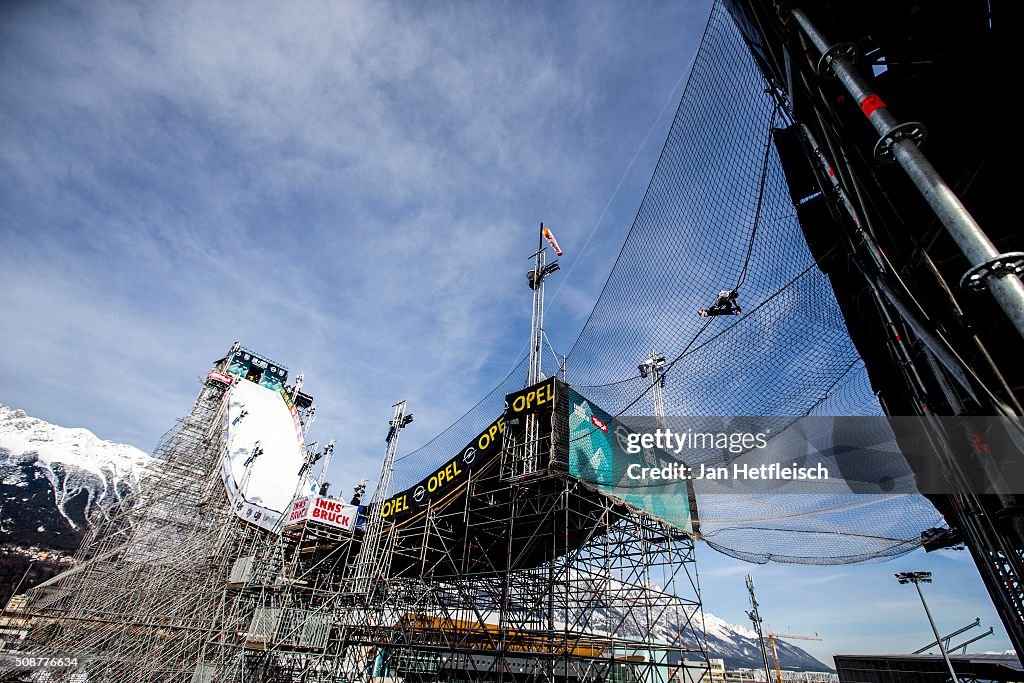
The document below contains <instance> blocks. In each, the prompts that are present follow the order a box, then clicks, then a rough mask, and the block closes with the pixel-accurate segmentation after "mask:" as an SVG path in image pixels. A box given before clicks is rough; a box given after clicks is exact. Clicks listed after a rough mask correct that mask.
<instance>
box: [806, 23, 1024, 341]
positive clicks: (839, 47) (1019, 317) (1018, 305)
mask: <svg viewBox="0 0 1024 683" xmlns="http://www.w3.org/2000/svg"><path fill="white" fill-rule="evenodd" d="M792 14H793V18H794V19H796V21H797V23H798V24H800V27H801V28H802V29H803V31H804V33H805V34H807V37H808V38H810V40H811V42H812V43H814V45H815V47H817V48H818V51H819V52H821V54H822V59H821V62H820V66H822V67H824V69H826V70H828V71H831V73H833V74H835V76H836V78H838V79H839V82H840V83H842V84H843V86H844V87H845V88H846V90H847V92H849V93H850V95H851V96H852V97H853V99H854V100H855V101H856V102H857V104H858V105H859V106H860V109H861V111H862V112H863V113H864V115H865V116H866V117H867V118H868V121H870V122H871V124H872V125H873V126H874V127H875V130H876V131H878V134H879V135H880V136H881V139H880V140H879V141H878V144H877V145H876V147H875V152H876V156H881V157H883V158H888V157H891V158H892V159H895V161H897V162H898V163H899V165H900V166H902V167H903V170H904V171H906V173H907V175H908V176H910V180H911V181H912V182H913V183H914V185H916V186H917V189H918V190H919V191H920V192H921V195H922V196H923V197H924V199H925V201H927V202H928V205H929V206H930V207H931V208H932V211H934V212H935V215H936V216H938V218H939V220H940V221H941V222H942V224H943V226H945V228H946V231H947V232H948V233H949V234H950V236H951V237H952V238H953V240H954V241H956V243H957V246H959V247H960V250H961V251H962V252H963V254H964V256H966V257H967V260H968V261H970V263H971V270H969V271H968V275H966V276H965V278H964V279H965V281H969V282H978V283H980V284H985V285H987V287H988V288H989V289H990V290H991V292H992V296H994V297H995V298H996V301H998V302H999V305H1000V306H1001V307H1002V309H1003V311H1005V312H1006V315H1007V316H1008V317H1009V318H1010V320H1011V322H1012V323H1013V325H1014V327H1016V328H1017V331H1018V332H1019V333H1020V334H1021V336H1024V283H1022V282H1021V280H1020V278H1019V277H1018V276H1017V275H1016V274H1014V273H1013V272H1011V270H1012V269H1011V268H1010V266H1011V263H1012V262H1013V261H1014V260H1019V256H1016V255H1009V254H1007V255H1003V254H1000V253H999V251H998V250H997V249H996V247H995V245H994V244H992V241H991V240H990V239H989V238H988V236H987V235H986V234H985V232H984V231H983V230H982V229H981V226H980V225H978V223H977V221H975V220H974V217H973V216H971V214H970V213H969V212H968V211H967V209H966V208H965V207H964V205H963V204H962V203H961V202H960V199H959V198H958V197H957V196H956V194H955V193H954V192H953V190H952V188H950V187H949V185H948V184H947V183H946V181H945V180H943V178H942V176H940V175H939V172H938V171H936V170H935V167H934V166H932V164H931V162H930V161H928V158H927V157H925V155H924V154H923V153H922V152H921V148H920V147H918V139H920V137H921V136H922V134H923V126H921V124H917V123H900V122H899V121H898V120H897V119H896V117H895V116H893V115H892V113H891V112H890V111H889V109H888V108H887V107H886V105H885V102H883V101H882V98H881V97H879V96H878V94H877V93H875V92H874V91H873V90H872V89H871V87H870V86H869V85H868V83H867V80H866V79H865V78H864V77H863V76H862V75H861V74H860V72H859V71H857V69H856V68H855V67H854V65H853V55H854V54H855V53H854V50H855V49H856V48H855V46H853V45H851V44H849V43H840V44H836V45H832V44H830V43H829V42H828V40H826V39H825V36H824V35H822V34H821V33H820V32H819V31H818V30H817V28H816V27H815V26H814V24H812V23H811V21H810V20H809V19H808V18H807V15H806V14H804V13H803V11H802V10H798V9H795V10H793V11H792ZM986 271H987V273H986ZM972 273H973V275H971V274H972Z"/></svg>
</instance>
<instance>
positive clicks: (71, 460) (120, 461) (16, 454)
mask: <svg viewBox="0 0 1024 683" xmlns="http://www.w3.org/2000/svg"><path fill="white" fill-rule="evenodd" d="M152 462H153V458H152V457H151V456H149V455H147V454H145V453H143V452H142V451H140V450H139V449H137V448H134V447H132V446H126V445H124V444H117V443H113V442H110V441H104V440H103V439H100V438H99V437H97V436H96V435H95V434H93V433H92V432H90V431H89V430H87V429H68V428H65V427H58V426H56V425H52V424H50V423H48V422H45V421H43V420H40V419H38V418H34V417H30V416H28V415H26V414H25V412H24V411H22V410H15V409H12V408H9V407H7V406H4V405H0V543H13V544H17V545H20V546H30V545H32V546H40V547H49V548H53V549H56V550H74V549H75V548H77V546H78V543H79V541H80V540H81V534H82V532H83V531H84V530H85V529H87V528H88V526H89V523H90V521H89V520H90V517H91V516H92V515H94V514H103V513H104V512H105V511H106V510H109V509H110V507H111V506H113V505H116V504H117V503H118V502H119V501H121V500H122V499H123V497H124V496H125V495H127V494H128V493H129V492H130V491H132V490H134V489H135V488H136V487H137V486H138V485H139V482H140V480H141V479H143V478H144V477H145V476H146V473H147V472H148V470H149V467H150V464H151V463H152Z"/></svg>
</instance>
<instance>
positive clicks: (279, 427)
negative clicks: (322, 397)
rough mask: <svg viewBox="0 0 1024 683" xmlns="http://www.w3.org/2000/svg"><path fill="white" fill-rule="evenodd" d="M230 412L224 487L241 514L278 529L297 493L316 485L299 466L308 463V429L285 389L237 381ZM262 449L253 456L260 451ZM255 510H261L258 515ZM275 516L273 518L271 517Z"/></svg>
mask: <svg viewBox="0 0 1024 683" xmlns="http://www.w3.org/2000/svg"><path fill="white" fill-rule="evenodd" d="M228 401H229V403H228V411H227V422H228V424H227V444H226V450H225V456H224V460H223V462H222V469H223V472H222V474H223V478H224V486H225V488H226V489H227V493H228V497H229V498H230V499H231V500H232V501H233V502H234V501H236V500H237V501H239V502H243V501H244V504H245V505H243V506H241V507H240V506H238V505H237V504H236V506H235V510H236V514H239V516H241V517H243V519H245V518H248V519H249V521H252V522H254V523H256V524H258V525H259V526H262V527H264V528H268V529H269V528H273V526H274V525H275V523H276V522H277V520H278V519H279V518H280V516H281V514H282V513H283V512H284V511H285V510H286V509H288V506H289V505H290V504H291V502H292V499H293V498H295V496H296V495H301V496H306V495H309V493H310V492H312V491H313V490H314V486H313V482H312V481H310V480H309V479H307V478H305V477H303V478H302V479H303V481H302V483H301V485H300V481H299V470H300V469H301V468H302V464H303V462H305V458H304V453H303V439H302V432H301V431H300V430H299V426H298V422H297V419H296V417H295V416H294V414H293V412H292V410H291V409H290V408H289V407H288V405H287V404H286V403H285V402H284V398H283V397H282V396H281V394H280V392H277V391H274V390H273V389H268V388H266V387H263V386H260V385H258V384H254V383H253V382H250V381H248V380H245V379H238V380H236V382H235V384H234V385H233V386H232V387H231V393H230V395H229V398H228ZM257 449H259V450H260V451H262V452H261V453H260V454H259V455H257V456H256V457H255V458H253V454H254V452H256V451H257ZM255 513H259V516H258V517H257V516H256V514H255ZM268 519H269V522H268Z"/></svg>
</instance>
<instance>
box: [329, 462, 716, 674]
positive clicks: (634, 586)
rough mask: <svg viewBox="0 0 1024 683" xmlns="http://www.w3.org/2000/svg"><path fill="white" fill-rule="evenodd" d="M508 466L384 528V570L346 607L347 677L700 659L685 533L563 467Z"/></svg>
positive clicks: (668, 669) (642, 669)
mask: <svg viewBox="0 0 1024 683" xmlns="http://www.w3.org/2000/svg"><path fill="white" fill-rule="evenodd" d="M503 456H507V457H515V456H514V450H513V449H508V450H506V451H505V452H504V453H503ZM501 469H502V468H501V467H500V464H499V463H498V462H495V463H494V464H493V466H491V467H488V468H485V469H484V470H482V471H480V472H479V473H476V472H475V473H473V474H472V475H470V478H469V481H468V482H467V483H466V484H465V487H464V489H463V491H462V492H460V493H459V498H461V499H462V500H461V501H453V502H449V503H448V504H445V505H434V504H433V503H431V504H430V505H429V506H428V509H427V511H426V513H425V514H424V515H422V516H421V518H419V519H417V520H413V521H412V522H410V523H406V524H402V523H395V524H392V525H390V526H388V527H387V528H386V529H385V530H384V531H383V533H382V538H381V541H380V542H381V545H382V547H385V548H387V549H388V550H389V557H390V571H388V572H387V573H381V574H380V575H379V576H378V577H377V579H376V582H375V584H374V585H375V588H374V590H372V591H369V592H367V593H361V594H360V596H359V597H360V598H363V599H364V600H365V601H364V600H360V602H359V603H358V604H353V607H352V608H351V610H349V614H348V619H347V621H346V624H345V627H344V629H343V631H344V633H343V635H342V636H341V637H340V638H339V639H338V640H337V641H336V642H335V644H334V645H335V647H336V648H337V654H338V659H339V662H340V661H341V660H342V659H344V657H343V655H344V654H345V653H348V654H349V657H348V658H347V660H346V661H345V666H344V667H343V671H341V672H339V673H342V674H343V675H342V678H344V679H346V680H371V679H375V680H379V679H381V678H382V677H386V678H395V679H398V680H406V681H434V680H472V681H611V680H616V681H667V680H669V679H670V678H672V677H673V675H675V674H677V668H678V666H679V664H680V662H682V660H684V659H687V658H690V659H693V658H694V656H695V655H696V656H697V657H699V658H701V659H703V660H705V661H706V659H707V653H706V645H705V644H704V641H705V637H704V633H703V623H702V613H701V608H700V601H699V590H698V584H697V577H696V573H695V571H694V544H693V540H692V539H691V538H690V537H689V536H688V535H687V534H686V533H684V532H682V531H680V530H678V529H674V528H672V527H670V526H669V525H666V524H665V523H663V522H660V521H659V520H657V519H654V518H653V517H650V516H648V515H646V514H643V513H641V512H639V511H636V510H633V509H630V508H628V507H626V506H624V505H622V504H619V503H616V502H615V501H614V500H612V499H611V498H608V497H606V496H603V495H599V494H596V493H594V492H593V491H592V490H590V489H588V488H587V487H586V486H585V485H584V484H583V483H581V482H578V481H575V480H573V479H572V478H571V477H567V476H565V475H564V474H559V473H554V472H547V473H541V474H540V475H539V476H537V477H535V478H530V479H528V480H521V479H520V480H510V479H507V478H504V477H502V476H501ZM371 514H372V511H371Z"/></svg>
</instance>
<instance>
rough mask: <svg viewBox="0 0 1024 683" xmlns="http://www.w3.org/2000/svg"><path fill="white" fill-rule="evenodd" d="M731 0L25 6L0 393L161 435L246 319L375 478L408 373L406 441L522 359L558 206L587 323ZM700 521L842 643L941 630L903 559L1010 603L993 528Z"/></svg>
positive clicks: (16, 67)
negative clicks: (975, 531)
mask: <svg viewBox="0 0 1024 683" xmlns="http://www.w3.org/2000/svg"><path fill="white" fill-rule="evenodd" d="M708 7H709V4H708V3H707V2H705V1H704V0H701V1H700V2H650V3H613V2H605V1H602V2H590V3H582V2H581V3H569V2H565V3H562V2H559V3H537V2H523V3H513V2H487V3H431V4H430V5H429V6H428V5H425V4H423V3H412V2H406V3H382V2H373V3H370V2H367V3H359V2H345V3H245V4H244V5H243V4H241V3H238V4H231V3H205V4H204V3H190V2H176V3H170V2H147V3H137V4H133V3H119V2H109V3H60V2H51V3H45V4H43V3H33V2H24V1H23V2H8V3H5V4H4V5H3V7H2V8H0V178H2V182H0V291H2V292H3V300H2V303H0V320H2V325H3V333H4V334H3V338H4V353H3V354H0V377H2V378H3V380H2V382H0V402H4V403H7V404H10V405H13V406H16V407H20V408H23V409H25V410H27V411H28V412H29V413H30V414H33V415H36V416H39V417H42V418H44V419H47V420H50V421H52V422H55V423H57V424H62V425H65V426H85V427H88V428H90V429H92V430H93V431H94V432H96V433H97V434H99V435H100V436H102V437H103V438H107V439H111V440H115V441H123V442H128V443H132V444H134V445H136V446H138V447H140V448H142V449H144V450H150V449H151V448H152V447H153V445H154V444H155V443H156V441H157V439H158V437H159V435H160V434H161V433H163V432H164V431H165V430H166V429H168V428H169V427H170V426H171V425H172V424H173V422H174V420H175V419H176V418H177V417H179V416H181V415H182V414H184V413H185V412H187V410H188V408H189V406H190V403H191V401H192V399H193V397H194V395H195V393H196V391H197V389H198V384H197V382H198V379H199V378H200V377H201V376H202V375H204V374H205V371H206V369H207V368H208V367H209V364H210V362H211V361H212V360H213V359H215V358H217V357H219V355H221V354H222V353H223V352H224V351H225V350H226V349H227V348H228V347H229V346H230V344H231V343H232V341H234V340H235V339H240V340H242V342H243V343H244V344H246V345H247V346H249V347H251V348H254V349H257V350H259V351H262V352H264V353H265V354H267V355H269V356H270V357H272V358H275V359H279V360H280V361H281V362H282V363H284V364H286V365H288V366H289V367H290V368H291V369H292V372H293V373H295V372H298V371H303V372H304V373H305V375H306V378H307V381H306V385H305V388H306V389H307V390H308V391H309V392H311V393H313V394H314V395H315V396H316V397H317V399H318V402H319V405H320V411H319V416H318V419H317V422H316V424H315V426H314V429H313V432H312V437H313V438H317V439H321V440H326V439H329V438H335V439H337V440H338V444H339V447H338V450H337V451H336V460H335V466H334V468H333V469H332V479H333V480H334V481H335V485H336V487H342V488H343V489H346V490H347V489H348V488H349V487H350V486H351V485H352V484H354V483H355V482H356V481H358V479H359V478H360V477H362V476H367V477H371V478H372V477H375V476H376V471H377V466H378V462H379V459H380V456H381V455H382V451H383V437H384V434H385V432H386V429H387V425H386V421H387V419H388V418H389V416H390V406H391V404H392V403H393V402H394V401H396V400H398V399H407V400H408V401H409V407H410V410H411V411H412V412H413V413H414V414H415V416H416V421H415V422H414V423H413V425H412V426H411V427H410V428H409V429H407V430H406V431H405V433H404V435H403V440H404V443H405V446H404V447H403V449H402V450H403V451H405V450H408V449H409V448H411V447H413V446H415V445H417V444H419V443H422V442H424V441H426V440H428V439H429V438H430V437H431V436H433V435H434V434H435V433H437V432H438V431H440V430H441V429H442V428H444V427H445V426H446V425H448V424H449V423H450V422H451V421H452V420H453V419H455V418H456V417H458V416H459V415H460V414H462V412H464V411H465V410H467V409H468V408H469V407H471V406H472V405H473V404H474V403H475V402H476V400H477V399H478V398H479V397H480V396H481V395H483V394H484V393H485V392H486V391H487V390H488V389H490V388H491V387H492V386H494V385H495V384H496V383H497V382H498V381H499V380H501V379H502V378H503V377H504V376H505V375H506V374H507V373H508V371H509V369H510V368H511V367H512V366H513V364H514V363H515V362H516V361H517V360H518V355H519V354H520V353H521V352H522V350H523V346H524V342H525V339H526V337H527V335H528V328H529V314H530V308H529V306H530V302H529V290H528V289H527V288H526V286H525V277H524V275H525V272H526V270H527V267H528V262H527V260H526V257H527V256H528V255H529V254H530V253H531V251H532V250H533V248H534V243H535V242H534V240H535V239H536V230H537V226H538V223H539V222H540V221H542V220H543V221H545V222H547V223H549V224H550V225H552V226H554V228H555V231H556V234H557V236H558V238H559V240H560V241H561V243H562V245H563V247H564V248H565V249H566V252H567V253H566V257H565V258H564V259H563V272H562V273H561V274H559V275H558V276H556V277H557V278H558V279H556V280H555V281H553V286H552V287H551V288H550V289H549V310H550V315H549V318H548V325H547V327H548V332H549V334H550V336H551V338H552V341H553V343H554V344H555V346H556V347H557V348H559V349H561V350H564V349H566V348H568V346H569V345H570V344H571V343H572V341H573V339H575V336H576V334H577V333H578V331H579V329H580V326H581V325H582V324H583V322H584V320H585V319H586V316H587V314H588V313H589V312H590V310H591V307H592V306H593V304H594V301H595V300H596V298H597V295H598V292H599V291H600V287H601V285H602V283H603V282H604V279H605V277H606V276H607V273H608V270H609V268H610V267H611V264H612V262H613V261H614V258H615V255H616V254H617V252H618V249H619V246H620V245H621V241H622V239H623V237H624V235H625V233H626V230H627V229H628V227H629V224H630V222H631V221H632V219H633V215H634V213H635V211H636V207H637V205H638V203H639V201H640V198H641V196H642V194H643V190H644V188H645V186H646V183H647V180H648V179H649V177H650V173H651V171H652V169H653V167H654V164H655V161H656V159H657V155H658V152H659V151H660V148H661V144H662V141H663V140H664V137H665V134H666V131H667V129H668V126H669V124H670V122H671V114H672V112H673V111H674V109H675V106H676V104H677V101H678V97H679V94H680V91H681V83H682V80H681V79H682V77H683V76H684V75H685V73H686V71H687V67H688V65H689V64H690V61H691V59H692V57H693V54H694V52H695V50H696V48H697V44H698V41H699V38H700V35H701V32H702V30H703V27H704V21H705V19H706V15H707V11H708ZM595 228H596V230H595ZM583 245H586V248H585V249H584V248H583ZM703 550H704V551H703V552H702V553H701V561H702V574H703V577H704V585H705V588H706V593H705V598H706V601H707V606H708V609H709V610H710V611H713V612H715V613H716V614H718V615H719V616H721V617H723V618H727V619H729V620H731V621H733V622H741V621H742V620H743V619H744V617H743V614H742V609H743V607H744V605H745V602H746V594H745V591H744V589H743V574H744V573H746V572H747V571H750V572H751V573H753V574H754V576H755V579H756V580H757V581H758V585H759V586H760V587H761V590H762V593H763V594H762V603H763V604H764V605H765V609H766V612H767V613H768V614H769V617H770V619H771V620H772V623H773V624H777V625H780V626H781V625H784V626H786V627H789V628H792V629H793V630H794V631H795V632H814V631H818V632H820V633H822V635H823V636H825V637H826V641H825V642H823V643H820V644H819V643H810V644H808V645H807V646H806V649H808V650H810V651H811V652H814V653H815V654H818V655H820V656H823V657H824V656H827V654H828V653H831V652H834V651H837V650H845V651H871V650H879V649H896V650H899V649H907V648H909V647H911V646H912V645H916V644H919V643H920V644H923V642H924V641H926V640H927V632H926V628H927V625H926V624H925V622H924V621H923V616H922V615H921V614H920V608H919V605H917V603H916V597H915V596H914V595H913V594H912V591H909V590H907V589H905V588H901V587H899V586H897V585H896V582H895V580H892V579H891V574H892V573H893V572H894V571H898V570H899V569H900V568H907V567H910V568H925V569H933V570H934V571H935V572H936V579H937V583H936V585H935V586H934V587H932V588H931V589H930V594H934V596H935V600H934V603H933V604H934V607H935V611H936V615H937V618H938V619H939V621H940V624H943V625H944V626H948V627H949V628H950V629H952V628H953V627H955V626H959V625H960V624H962V623H966V622H967V621H970V620H972V619H973V618H974V617H975V616H981V617H982V618H983V620H984V621H985V622H986V623H989V624H994V625H998V620H997V619H996V618H995V616H994V615H993V614H992V610H991V606H990V604H989V602H988V600H987V598H986V597H985V595H984V592H983V590H982V589H981V586H980V581H979V580H978V578H977V574H976V572H975V570H974V569H973V565H971V563H970V562H969V559H968V558H967V556H966V555H965V554H959V555H955V554H948V557H946V556H943V557H938V558H936V557H933V556H928V557H925V556H924V555H923V553H916V554H913V555H911V556H910V557H908V558H903V559H900V560H897V561H894V562H890V563H884V564H876V565H869V566H866V567H838V568H814V567H812V568H796V569H793V568H790V567H775V566H770V567H754V566H752V565H747V564H743V563H739V562H736V561H734V560H731V559H728V558H724V557H722V556H719V555H717V554H716V553H714V552H712V551H710V550H707V549H703ZM818 591H824V593H823V594H824V595H825V596H826V598H827V599H826V598H822V599H818V597H817V596H818V594H819V593H818ZM865 596H870V599H869V600H865ZM868 605H871V606H872V607H870V608H868V607H867V606H868ZM986 615H987V616H986ZM878 623H881V624H882V626H878V625H877V624H878ZM869 624H874V625H873V626H871V627H870V628H869V626H868V625H869ZM922 626H923V627H924V629H922ZM872 631H874V632H877V633H878V635H868V634H870V633H872ZM1001 638H1002V639H1001V640H1000V641H998V642H997V641H996V639H995V638H991V639H989V641H988V642H986V643H985V647H986V648H987V649H1002V648H1005V647H1008V643H1007V642H1006V639H1005V637H1002V636H1001ZM826 661H828V660H826Z"/></svg>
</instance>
